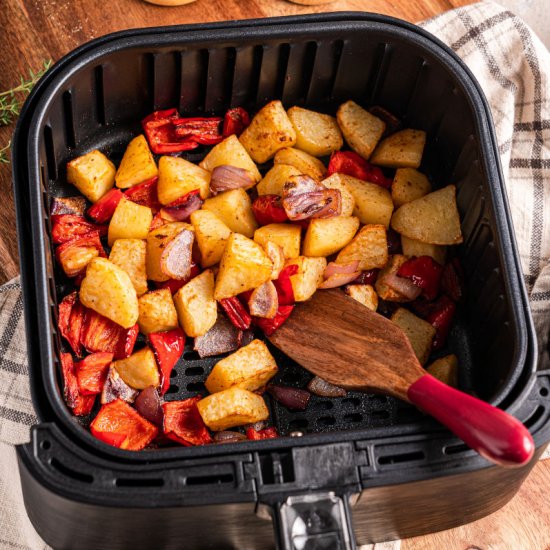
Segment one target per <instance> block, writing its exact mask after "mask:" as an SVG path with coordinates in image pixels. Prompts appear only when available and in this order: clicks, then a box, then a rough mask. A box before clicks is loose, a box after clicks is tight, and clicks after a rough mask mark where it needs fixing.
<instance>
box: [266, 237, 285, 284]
mask: <svg viewBox="0 0 550 550" xmlns="http://www.w3.org/2000/svg"><path fill="white" fill-rule="evenodd" d="M262 248H263V249H264V250H265V253H266V254H267V257H268V258H269V260H270V261H271V263H272V265H273V267H272V269H271V277H270V279H271V280H272V281H274V280H275V279H278V278H279V273H281V271H282V269H283V267H284V266H285V254H284V252H283V249H282V248H281V247H280V246H279V245H278V244H275V243H272V242H271V241H267V242H266V243H265V244H263V245H262Z"/></svg>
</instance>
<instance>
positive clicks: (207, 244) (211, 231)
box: [191, 210, 231, 267]
mask: <svg viewBox="0 0 550 550" xmlns="http://www.w3.org/2000/svg"><path fill="white" fill-rule="evenodd" d="M191 223H192V224H193V227H194V228H195V239H196V241H197V246H198V248H199V252H200V264H201V266H202V267H211V266H213V265H215V264H217V263H218V262H219V261H220V260H221V258H222V255H223V251H224V250H225V245H226V244H227V239H229V235H231V229H229V227H227V225H225V223H223V222H222V221H221V220H220V218H218V216H216V214H214V212H211V211H210V210H196V211H195V212H193V213H192V214H191Z"/></svg>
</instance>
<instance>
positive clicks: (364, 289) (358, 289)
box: [345, 285, 378, 311]
mask: <svg viewBox="0 0 550 550" xmlns="http://www.w3.org/2000/svg"><path fill="white" fill-rule="evenodd" d="M345 291H346V294H347V295H348V296H350V297H351V298H353V299H354V300H356V301H358V302H359V303H360V304H363V305H364V306H365V307H368V308H369V309H370V310H372V311H376V310H377V309H378V294H376V290H374V287H372V286H371V285H347V286H346V289H345Z"/></svg>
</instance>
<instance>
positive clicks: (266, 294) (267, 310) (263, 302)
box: [248, 281, 279, 319]
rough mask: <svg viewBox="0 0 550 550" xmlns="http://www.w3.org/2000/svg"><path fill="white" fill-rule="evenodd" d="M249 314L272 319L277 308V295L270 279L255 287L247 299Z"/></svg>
mask: <svg viewBox="0 0 550 550" xmlns="http://www.w3.org/2000/svg"><path fill="white" fill-rule="evenodd" d="M248 309H249V311H250V315H253V316H255V317H262V318H264V319H273V317H275V315H277V310H278V309H279V296H278V294H277V289H276V288H275V285H274V284H273V283H272V282H271V281H267V282H266V283H264V284H263V285H261V286H259V287H258V288H255V289H254V290H253V291H252V294H251V295H250V298H249V299H248Z"/></svg>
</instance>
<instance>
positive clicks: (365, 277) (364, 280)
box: [353, 268, 380, 285]
mask: <svg viewBox="0 0 550 550" xmlns="http://www.w3.org/2000/svg"><path fill="white" fill-rule="evenodd" d="M379 272H380V270H379V269H377V268H374V269H369V270H368V271H362V272H361V273H360V274H359V277H357V279H355V281H353V284H354V285H374V283H376V278H377V277H378V273H379Z"/></svg>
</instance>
